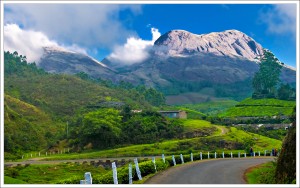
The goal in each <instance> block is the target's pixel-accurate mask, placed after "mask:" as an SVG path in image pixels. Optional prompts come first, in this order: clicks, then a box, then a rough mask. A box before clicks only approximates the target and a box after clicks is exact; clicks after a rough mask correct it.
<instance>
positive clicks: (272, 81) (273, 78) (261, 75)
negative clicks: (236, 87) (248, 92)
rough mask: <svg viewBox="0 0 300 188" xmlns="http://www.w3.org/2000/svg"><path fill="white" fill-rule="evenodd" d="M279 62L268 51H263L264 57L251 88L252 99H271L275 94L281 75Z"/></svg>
mask: <svg viewBox="0 0 300 188" xmlns="http://www.w3.org/2000/svg"><path fill="white" fill-rule="evenodd" d="M281 68H282V66H281V63H280V61H279V60H278V59H277V58H276V57H275V56H274V55H273V54H272V52H270V51H268V50H264V56H263V58H262V60H261V63H260V65H259V71H258V72H256V73H255V75H254V78H253V81H252V86H253V89H254V93H253V96H252V97H253V98H272V97H275V94H276V86H277V85H278V83H279V81H280V79H279V76H280V73H281Z"/></svg>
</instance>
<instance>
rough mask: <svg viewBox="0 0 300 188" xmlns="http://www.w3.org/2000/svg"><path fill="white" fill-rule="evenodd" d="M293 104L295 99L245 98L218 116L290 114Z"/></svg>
mask: <svg viewBox="0 0 300 188" xmlns="http://www.w3.org/2000/svg"><path fill="white" fill-rule="evenodd" d="M295 105H296V104H295V101H286V100H279V99H251V98H247V99H245V100H243V101H241V102H240V103H238V104H237V105H235V106H234V107H232V108H229V109H228V110H227V111H226V112H224V113H222V114H220V115H219V117H272V116H291V115H292V114H293V109H294V107H295Z"/></svg>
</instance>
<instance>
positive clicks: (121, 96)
mask: <svg viewBox="0 0 300 188" xmlns="http://www.w3.org/2000/svg"><path fill="white" fill-rule="evenodd" d="M4 67H5V68H4V69H5V74H4V82H5V86H4V87H5V88H4V90H5V104H4V105H5V116H4V118H5V138H4V140H5V151H6V154H7V155H6V156H7V157H8V158H7V157H5V158H6V159H7V160H13V159H15V158H16V157H17V158H20V156H21V155H20V154H21V153H23V152H24V151H25V152H27V151H32V150H34V151H38V150H41V149H47V148H51V147H53V146H54V145H55V144H56V142H57V141H58V140H60V139H64V138H66V130H65V126H66V122H67V121H69V122H71V123H72V124H73V125H74V124H76V123H73V122H75V121H77V124H76V125H77V126H78V125H79V124H80V125H82V123H83V116H82V114H87V113H89V112H91V111H97V109H98V108H101V107H102V106H105V105H107V106H106V107H109V108H112V107H113V108H118V107H119V106H121V105H125V104H126V105H129V106H131V108H133V109H142V110H146V109H152V105H151V104H149V102H147V101H146V99H145V96H144V95H143V94H141V93H140V92H139V91H137V89H134V90H130V91H127V90H126V89H123V88H121V87H115V88H113V87H111V88H108V87H106V86H105V85H104V84H102V83H101V82H100V81H97V80H92V79H90V78H89V77H87V75H86V74H85V73H78V74H77V75H76V76H71V75H60V74H49V73H46V72H45V71H43V70H41V69H39V68H37V67H36V65H35V63H28V62H27V61H26V57H25V56H22V55H19V54H18V53H17V52H15V53H10V52H5V53H4ZM122 87H123V86H122ZM124 87H125V86H124ZM144 91H145V92H146V93H147V92H149V91H151V92H150V96H151V93H152V94H153V93H154V94H158V93H155V91H153V90H149V89H144ZM152 97H153V96H152ZM107 99H110V100H109V101H107ZM116 104H117V105H116ZM114 105H115V106H114ZM85 121H87V120H85ZM71 123H70V124H71ZM113 123H114V122H113ZM78 130H79V128H78V129H74V130H73V131H74V132H76V131H77V132H76V134H77V137H76V138H74V139H73V140H72V142H73V143H78V142H79V141H80V139H78V134H79V131H78ZM114 130H115V129H114ZM70 141H71V140H70ZM110 145H111V144H110ZM9 153H10V154H13V155H10V154H9Z"/></svg>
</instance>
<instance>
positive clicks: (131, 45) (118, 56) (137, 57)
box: [108, 28, 161, 65]
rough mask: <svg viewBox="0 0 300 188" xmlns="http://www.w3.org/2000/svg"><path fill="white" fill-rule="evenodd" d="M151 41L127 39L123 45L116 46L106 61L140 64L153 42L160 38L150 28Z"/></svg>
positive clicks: (134, 38) (157, 32) (159, 34)
mask: <svg viewBox="0 0 300 188" xmlns="http://www.w3.org/2000/svg"><path fill="white" fill-rule="evenodd" d="M151 33H152V40H143V39H141V38H136V37H129V38H127V42H126V43H125V44H123V45H118V46H116V47H115V48H114V51H113V52H112V53H111V54H110V55H109V56H108V59H109V60H110V61H112V62H115V63H122V64H127V65H130V64H135V63H139V62H142V61H143V60H145V59H146V58H148V56H149V50H150V49H151V47H152V46H153V45H154V42H155V41H156V40H157V39H158V38H159V37H160V36H161V33H160V32H159V31H158V29H156V28H151Z"/></svg>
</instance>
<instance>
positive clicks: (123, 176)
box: [57, 160, 169, 184]
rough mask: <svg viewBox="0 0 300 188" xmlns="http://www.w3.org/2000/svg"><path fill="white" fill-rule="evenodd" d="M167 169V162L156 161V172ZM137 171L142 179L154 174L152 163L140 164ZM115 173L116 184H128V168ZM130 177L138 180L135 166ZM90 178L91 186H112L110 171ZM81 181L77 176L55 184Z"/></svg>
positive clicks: (120, 168)
mask: <svg viewBox="0 0 300 188" xmlns="http://www.w3.org/2000/svg"><path fill="white" fill-rule="evenodd" d="M168 167H169V163H168V162H166V163H164V162H162V161H161V160H157V161H156V170H157V172H159V171H162V170H165V169H166V168H168ZM139 169H140V171H141V175H142V177H145V176H147V175H149V174H154V173H156V171H155V168H154V164H153V163H152V161H145V162H140V163H139ZM117 173H118V183H119V184H128V182H129V171H128V167H127V166H123V167H119V168H117ZM132 176H133V180H138V177H137V174H136V170H135V165H132ZM92 178H93V184H113V183H114V182H113V173H112V170H110V171H109V172H106V173H102V174H100V175H98V174H96V175H94V176H93V174H92ZM81 179H82V178H80V177H78V176H74V177H71V178H67V179H64V180H61V181H59V182H57V184H78V182H79V181H80V180H81Z"/></svg>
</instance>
